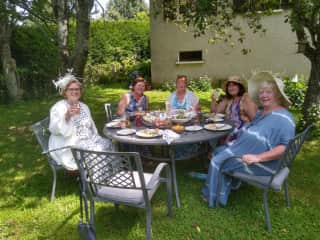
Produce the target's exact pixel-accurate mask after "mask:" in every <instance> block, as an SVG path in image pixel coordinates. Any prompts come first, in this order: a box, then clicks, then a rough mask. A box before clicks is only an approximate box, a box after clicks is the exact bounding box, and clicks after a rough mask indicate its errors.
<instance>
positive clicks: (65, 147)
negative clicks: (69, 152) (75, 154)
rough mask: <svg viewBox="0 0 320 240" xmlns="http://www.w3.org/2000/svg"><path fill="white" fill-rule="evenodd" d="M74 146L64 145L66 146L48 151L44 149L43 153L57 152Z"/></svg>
mask: <svg viewBox="0 0 320 240" xmlns="http://www.w3.org/2000/svg"><path fill="white" fill-rule="evenodd" d="M72 147H73V146H64V147H60V148H54V149H50V150H48V151H43V152H42V154H48V153H51V152H55V151H59V150H62V149H67V148H72Z"/></svg>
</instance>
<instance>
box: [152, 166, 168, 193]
mask: <svg viewBox="0 0 320 240" xmlns="http://www.w3.org/2000/svg"><path fill="white" fill-rule="evenodd" d="M164 168H170V166H169V164H168V163H164V162H162V163H160V164H159V165H158V166H157V168H156V170H155V171H154V172H153V174H152V177H151V179H150V181H149V182H148V184H147V186H146V188H147V189H148V190H150V189H153V188H154V186H155V184H157V182H158V180H159V177H160V174H161V172H162V170H163V169H164ZM169 172H170V169H169Z"/></svg>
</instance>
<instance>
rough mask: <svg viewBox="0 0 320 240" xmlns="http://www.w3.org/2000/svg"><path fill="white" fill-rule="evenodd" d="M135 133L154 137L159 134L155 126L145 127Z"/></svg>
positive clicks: (139, 135)
mask: <svg viewBox="0 0 320 240" xmlns="http://www.w3.org/2000/svg"><path fill="white" fill-rule="evenodd" d="M136 135H137V136H138V137H142V138H155V137H158V136H161V133H160V131H159V129H157V128H156V129H149V128H147V129H143V130H140V131H138V132H136Z"/></svg>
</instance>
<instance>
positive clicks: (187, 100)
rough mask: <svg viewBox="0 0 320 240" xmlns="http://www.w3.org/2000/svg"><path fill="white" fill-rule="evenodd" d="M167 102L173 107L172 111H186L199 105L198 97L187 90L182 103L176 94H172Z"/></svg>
mask: <svg viewBox="0 0 320 240" xmlns="http://www.w3.org/2000/svg"><path fill="white" fill-rule="evenodd" d="M167 101H169V103H170V104H171V106H172V109H184V110H187V109H188V108H190V107H194V106H196V105H197V104H198V103H199V99H198V98H197V96H196V95H195V94H194V93H193V92H191V91H189V90H186V94H185V96H184V98H183V100H182V102H179V98H178V97H177V94H176V92H174V93H172V94H171V95H170V96H169V97H168V99H167Z"/></svg>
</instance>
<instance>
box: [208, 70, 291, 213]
mask: <svg viewBox="0 0 320 240" xmlns="http://www.w3.org/2000/svg"><path fill="white" fill-rule="evenodd" d="M250 82H252V84H253V86H254V87H253V90H254V91H253V93H256V92H258V94H257V95H258V98H259V101H260V104H261V109H260V110H259V111H258V112H257V114H256V116H255V118H254V119H253V120H252V122H251V123H248V124H246V125H245V126H244V127H243V128H242V129H241V131H240V134H239V136H238V138H237V139H236V141H235V142H234V144H233V145H231V146H229V147H227V146H225V145H223V146H221V147H219V148H217V149H216V154H215V156H214V157H213V158H212V159H211V162H210V167H209V172H208V175H207V178H206V182H205V185H204V187H203V188H202V194H203V198H204V200H206V201H207V202H208V204H209V207H214V206H215V202H216V198H217V197H219V202H220V204H221V205H226V204H227V200H228V196H229V193H230V190H231V188H232V184H231V183H232V180H231V178H230V177H228V176H225V175H223V177H222V185H221V192H220V193H218V195H219V196H217V193H216V191H217V182H218V172H219V169H220V166H221V165H222V163H223V162H224V161H225V160H226V159H228V158H230V157H232V156H240V157H241V158H242V161H238V160H236V159H234V160H233V161H228V163H227V164H225V165H224V169H225V170H233V171H238V172H245V173H247V174H252V175H265V176H266V175H270V173H269V172H268V171H266V170H264V169H262V168H259V167H257V166H256V165H251V164H252V163H260V164H262V165H264V166H265V167H267V168H270V169H272V170H274V169H275V167H276V165H277V162H278V160H277V159H279V157H280V156H281V155H282V154H283V153H284V151H285V149H286V145H287V144H288V142H289V140H290V139H291V138H293V137H294V134H295V123H294V120H293V117H292V115H291V114H290V113H289V111H288V110H287V109H286V108H287V107H288V106H289V105H290V104H291V102H290V100H289V99H288V97H287V96H286V95H285V93H284V91H283V88H284V85H283V83H282V81H281V80H280V79H278V78H275V77H273V76H272V75H271V74H270V73H269V72H260V73H258V74H257V75H255V76H254V77H253V78H252V79H251V81H250ZM249 92H250V85H249ZM253 99H254V96H253Z"/></svg>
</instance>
